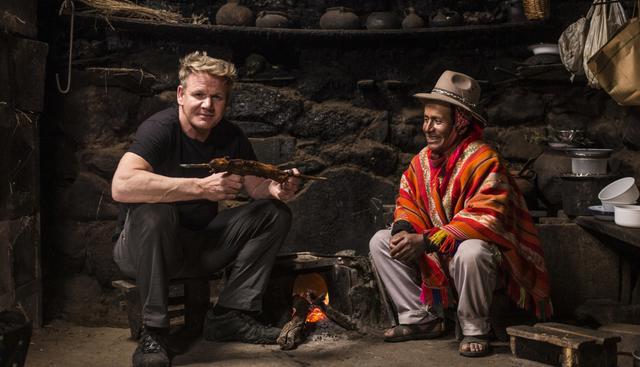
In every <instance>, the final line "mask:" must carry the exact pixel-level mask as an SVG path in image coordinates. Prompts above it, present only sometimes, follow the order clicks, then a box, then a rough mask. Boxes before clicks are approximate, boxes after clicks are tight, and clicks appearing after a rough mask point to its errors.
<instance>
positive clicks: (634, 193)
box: [598, 177, 640, 210]
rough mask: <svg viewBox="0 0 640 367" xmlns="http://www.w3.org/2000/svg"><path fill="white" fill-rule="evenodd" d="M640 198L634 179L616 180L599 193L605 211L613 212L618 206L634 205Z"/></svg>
mask: <svg viewBox="0 0 640 367" xmlns="http://www.w3.org/2000/svg"><path fill="white" fill-rule="evenodd" d="M638 197H640V191H638V187H637V186H636V180H635V179H634V178H633V177H624V178H621V179H619V180H616V181H614V182H612V183H610V184H609V185H607V186H606V187H605V188H604V189H602V190H600V193H598V199H600V201H601V202H602V206H603V207H604V208H605V210H611V208H613V206H614V205H616V204H634V203H635V202H636V200H638Z"/></svg>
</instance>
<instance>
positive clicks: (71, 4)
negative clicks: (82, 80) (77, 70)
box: [56, 0, 76, 94]
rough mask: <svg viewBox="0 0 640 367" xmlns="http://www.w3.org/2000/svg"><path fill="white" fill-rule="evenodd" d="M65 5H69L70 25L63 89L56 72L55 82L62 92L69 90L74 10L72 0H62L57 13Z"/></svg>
mask: <svg viewBox="0 0 640 367" xmlns="http://www.w3.org/2000/svg"><path fill="white" fill-rule="evenodd" d="M67 7H71V27H70V29H69V65H68V68H67V86H66V87H65V88H64V89H62V87H61V86H60V76H59V75H58V73H56V84H57V85H58V92H60V93H62V94H66V93H68V92H69V90H70V89H71V58H72V55H73V18H74V15H75V14H74V13H75V10H76V7H75V5H74V4H73V0H64V2H63V3H62V5H61V6H60V11H59V12H58V15H62V12H63V11H64V9H65V8H67Z"/></svg>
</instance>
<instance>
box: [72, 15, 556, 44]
mask: <svg viewBox="0 0 640 367" xmlns="http://www.w3.org/2000/svg"><path fill="white" fill-rule="evenodd" d="M76 21H78V22H79V23H80V24H85V25H93V26H95V25H96V24H97V23H99V24H101V25H103V26H107V27H109V24H110V25H111V26H113V27H114V28H115V29H116V30H126V31H135V32H143V33H145V34H153V35H162V36H171V37H191V38H192V37H206V38H210V39H211V38H218V39H243V38H246V39H253V40H256V39H258V40H265V41H282V40H286V41H295V40H300V41H325V40H344V41H394V40H415V39H424V38H432V37H435V36H437V37H441V36H443V35H457V34H466V35H469V34H486V33H496V32H498V33H504V34H505V35H507V34H509V35H510V34H513V32H518V33H524V34H526V33H528V32H530V31H531V30H533V29H537V28H540V27H541V26H542V25H544V24H545V23H544V22H520V23H500V24H489V25H465V26H455V27H434V28H420V29H413V30H404V29H389V30H365V29H359V30H327V29H281V28H257V27H233V26H222V25H197V24H186V23H162V22H155V21H149V20H143V19H135V18H123V17H113V16H112V17H109V18H108V22H107V20H106V18H105V17H103V16H96V15H81V14H76Z"/></svg>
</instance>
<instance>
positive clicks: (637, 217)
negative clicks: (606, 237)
mask: <svg viewBox="0 0 640 367" xmlns="http://www.w3.org/2000/svg"><path fill="white" fill-rule="evenodd" d="M614 220H615V222H616V224H617V225H619V226H623V227H631V228H640V205H616V207H615V214H614Z"/></svg>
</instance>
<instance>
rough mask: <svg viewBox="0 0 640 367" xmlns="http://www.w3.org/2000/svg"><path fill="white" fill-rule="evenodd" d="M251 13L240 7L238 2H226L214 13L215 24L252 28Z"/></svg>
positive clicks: (233, 0)
mask: <svg viewBox="0 0 640 367" xmlns="http://www.w3.org/2000/svg"><path fill="white" fill-rule="evenodd" d="M253 21H254V19H253V12H252V11H251V9H249V8H247V7H246V6H242V5H240V0H227V3H226V4H224V5H222V6H221V7H220V9H219V10H218V12H217V13H216V24H219V25H231V26H252V25H253Z"/></svg>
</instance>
